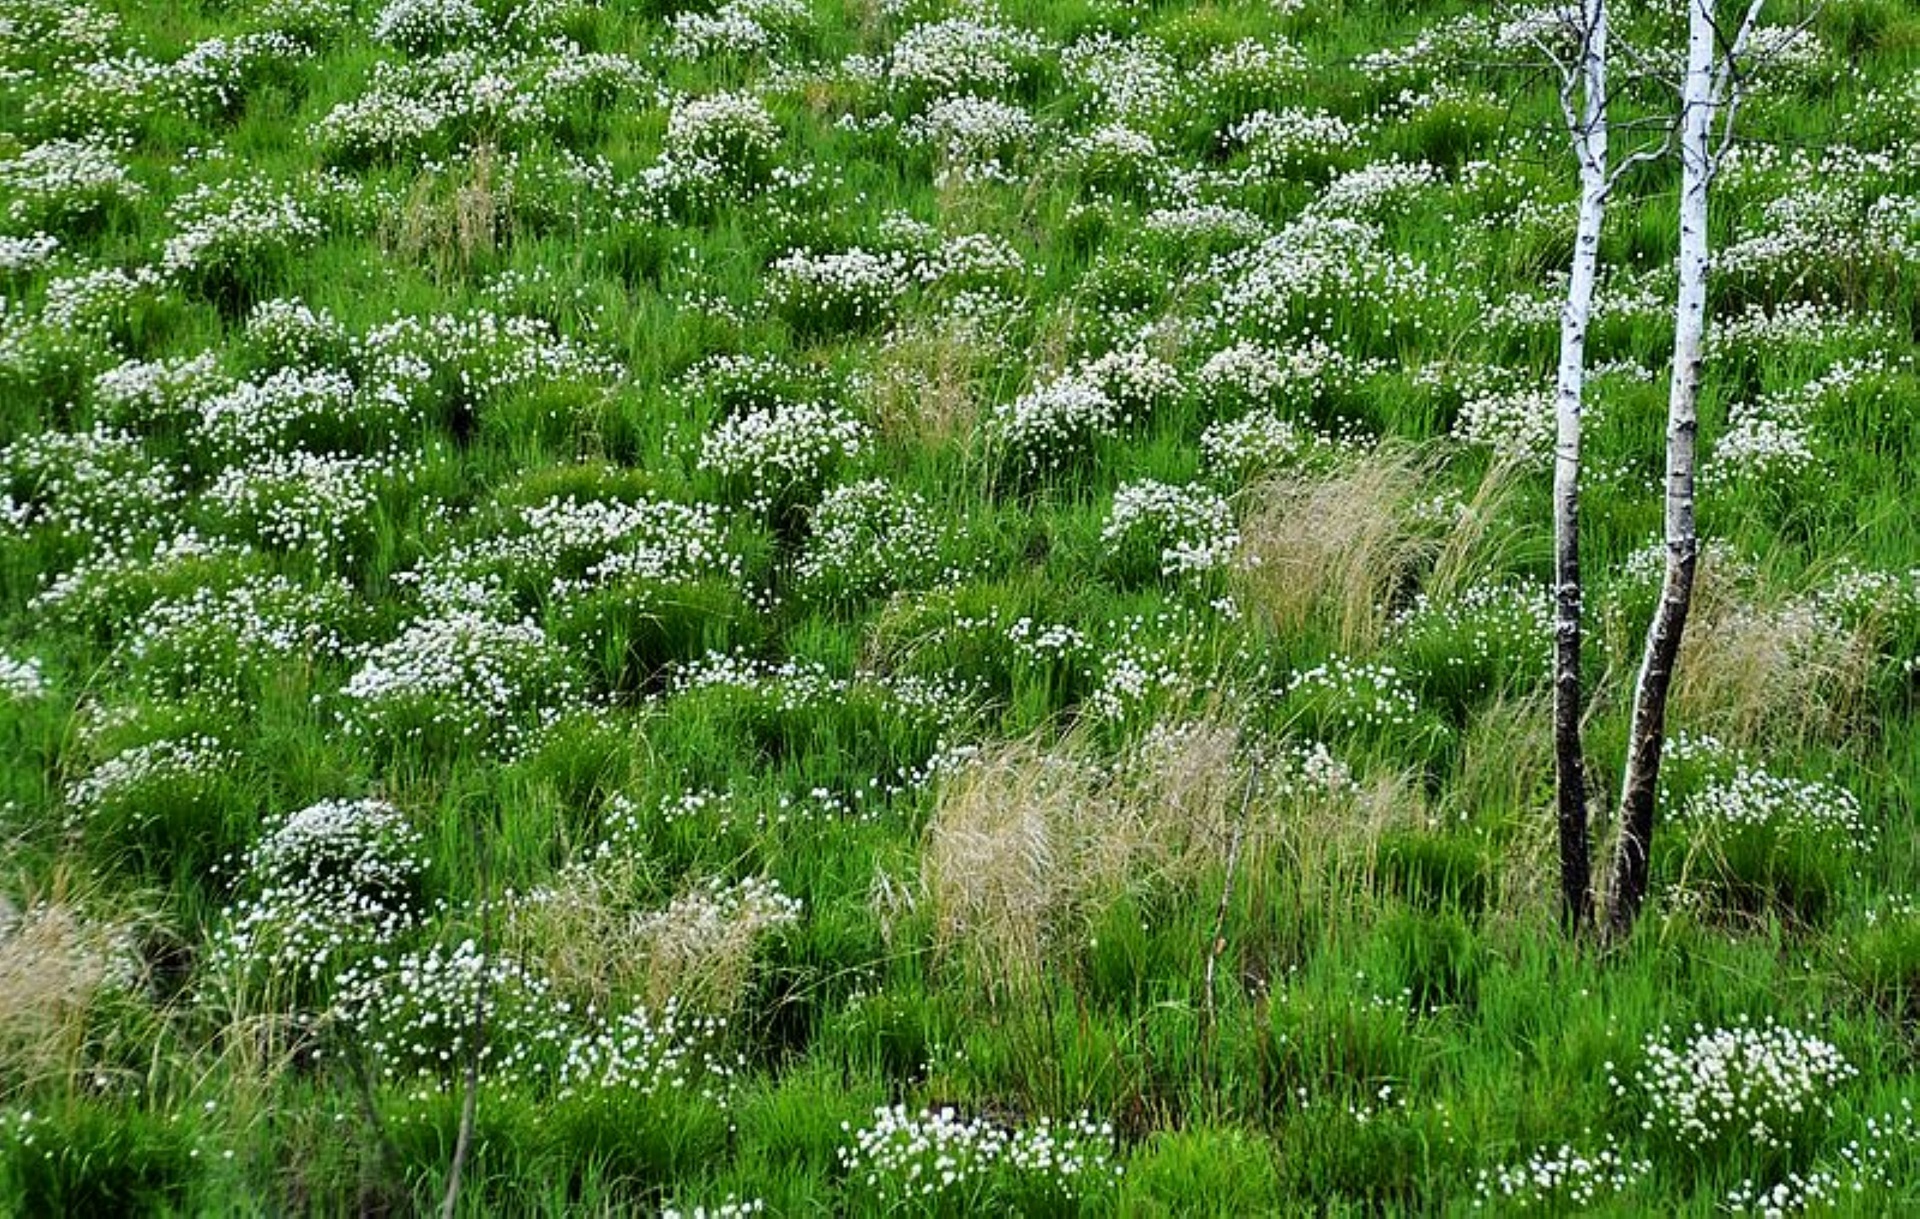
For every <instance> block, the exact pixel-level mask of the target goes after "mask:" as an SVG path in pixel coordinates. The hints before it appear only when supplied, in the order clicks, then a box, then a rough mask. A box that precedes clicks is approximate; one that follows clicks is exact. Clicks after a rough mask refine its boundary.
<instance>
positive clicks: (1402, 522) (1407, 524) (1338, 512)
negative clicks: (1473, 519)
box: [1240, 446, 1438, 652]
mask: <svg viewBox="0 0 1920 1219" xmlns="http://www.w3.org/2000/svg"><path fill="white" fill-rule="evenodd" d="M1426 474H1427V463H1426V461H1425V460H1424V459H1423V458H1422V457H1421V456H1420V455H1419V454H1418V452H1417V450H1414V449H1412V448H1410V447H1406V446H1382V447H1381V448H1380V449H1377V450H1376V451H1374V452H1373V453H1370V454H1368V455H1366V456H1364V457H1361V458H1359V459H1357V460H1355V461H1353V462H1351V463H1349V464H1345V465H1343V466H1341V467H1339V468H1338V469H1335V470H1333V471H1331V472H1327V473H1319V474H1315V473H1288V474H1284V475H1281V476H1279V477H1277V478H1273V479H1270V480H1268V481H1266V482H1264V483H1261V484H1259V485H1258V486H1256V487H1255V488H1253V490H1252V491H1251V493H1250V494H1251V497H1252V501H1253V506H1252V510H1251V511H1250V512H1249V513H1248V514H1247V517H1246V520H1245V523H1244V524H1243V525H1242V527H1241V536H1242V537H1243V538H1244V539H1245V540H1244V553H1245V555H1246V557H1247V559H1248V560H1249V561H1250V562H1249V564H1248V565H1247V566H1246V568H1245V570H1244V573H1243V575H1242V576H1241V580H1240V583H1241V603H1242V605H1243V606H1244V607H1245V608H1246V609H1247V611H1248V612H1249V613H1251V614H1253V615H1255V616H1257V617H1258V618H1260V619H1261V620H1263V621H1264V622H1265V623H1266V624H1267V625H1268V626H1269V627H1271V628H1272V629H1273V630H1275V631H1276V632H1279V633H1282V634H1294V633H1297V632H1300V631H1302V630H1304V629H1307V628H1308V627H1309V626H1319V627H1321V628H1322V629H1324V630H1326V631H1328V632H1329V633H1330V634H1331V635H1332V637H1333V639H1334V640H1335V642H1336V643H1337V644H1338V646H1340V647H1341V648H1343V649H1345V650H1347V651H1349V652H1361V651H1366V650H1368V649H1371V648H1372V647H1373V646H1374V645H1376V644H1377V643H1378V642H1379V639H1380V636H1381V634H1382V633H1383V631H1384V630H1385V627H1386V620H1387V610H1388V606H1389V604H1390V602H1391V600H1392V598H1393V596H1394V594H1395V592H1396V591H1397V590H1399V589H1401V588H1402V587H1404V586H1405V584H1406V583H1407V582H1409V581H1410V580H1412V579H1413V578H1414V577H1415V575H1416V574H1417V573H1418V572H1419V571H1421V570H1422V569H1423V568H1425V567H1427V566H1428V565H1429V564H1430V563H1431V562H1432V560H1433V558H1434V556H1435V554H1436V553H1437V552H1438V551H1437V547H1436V543H1435V539H1434V537H1433V534H1432V531H1431V530H1430V529H1427V528H1423V527H1422V526H1421V525H1420V524H1419V523H1418V522H1417V521H1415V520H1414V519H1412V518H1413V509H1414V507H1415V505H1416V504H1417V503H1418V502H1419V500H1420V498H1421V494H1422V492H1423V490H1424V489H1425V487H1426V485H1427V478H1426Z"/></svg>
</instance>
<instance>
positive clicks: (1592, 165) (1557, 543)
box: [1553, 0, 1609, 931]
mask: <svg viewBox="0 0 1920 1219" xmlns="http://www.w3.org/2000/svg"><path fill="white" fill-rule="evenodd" d="M1578 33H1579V36H1580V60H1579V63H1578V64H1577V65H1575V66H1574V68H1573V72H1574V73H1575V74H1576V75H1575V76H1574V78H1573V79H1570V80H1569V81H1568V89H1567V94H1566V97H1567V101H1568V105H1567V107H1566V114H1567V121H1568V135H1569V136H1570V137H1571V138H1572V142H1573V152H1574V156H1575V159H1576V160H1577V161H1578V163H1579V167H1580V215H1579V220H1578V223H1577V225H1576V228H1575V232H1574V241H1573V263H1572V266H1571V268H1570V269H1569V273H1568V276H1567V299H1566V303H1565V305H1564V306H1563V307H1562V309H1561V311H1560V363H1559V368H1558V371H1557V373H1556V376H1555V379H1554V456H1553V526H1554V623H1553V627H1554V656H1553V736H1554V768H1555V796H1556V806H1557V813H1558V820H1559V836H1560V895H1561V916H1562V918H1563V919H1564V920H1565V922H1566V924H1567V926H1568V928H1569V930H1572V931H1578V930H1580V929H1581V928H1582V927H1583V926H1585V925H1586V923H1587V922H1588V920H1589V919H1590V917H1591V914H1592V896H1591V895H1592V880H1591V867H1592V864H1591V859H1592V850H1591V846H1590V844H1589V835H1588V824H1587V777H1586V760H1585V754H1584V746H1583V744H1582V741H1581V731H1580V713H1581V710H1582V706H1583V702H1584V700H1583V697H1582V691H1581V681H1580V651H1581V633H1582V632H1581V602H1582V595H1583V594H1582V587H1583V586H1582V582H1581V575H1580V436H1581V417H1580V416H1581V405H1582V401H1583V399H1584V396H1585V389H1586V354H1587V328H1588V326H1589V325H1590V324H1591V322H1592V319H1593V293H1594V281H1595V279H1596V276H1597V273H1598V267H1599V259H1600V227H1601V223H1602V221H1603V220H1604V218H1605V214H1606V201H1607V193H1608V186H1609V182H1608V168H1607V12H1606V3H1605V0H1582V6H1581V12H1580V27H1579V30H1578ZM1576 87H1577V89H1578V90H1579V93H1580V106H1579V108H1578V110H1577V111H1576V110H1575V108H1574V107H1573V105H1572V94H1573V92H1574V90H1575V88H1576Z"/></svg>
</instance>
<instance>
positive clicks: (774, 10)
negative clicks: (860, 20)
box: [667, 0, 810, 60]
mask: <svg viewBox="0 0 1920 1219" xmlns="http://www.w3.org/2000/svg"><path fill="white" fill-rule="evenodd" d="M809 18H810V14H809V13H808V11H807V6H806V5H805V4H803V3H801V0H725V2H724V3H722V4H720V5H719V6H718V7H716V8H715V9H714V10H713V11H712V12H693V11H689V12H681V13H675V14H674V15H673V16H672V17H671V18H670V19H669V20H668V22H667V25H668V26H669V28H671V29H672V31H673V36H672V38H671V40H670V42H669V44H668V46H669V50H670V51H671V53H672V54H673V55H674V56H675V57H676V58H679V59H688V60H698V59H705V58H707V57H708V56H716V55H729V56H733V57H735V58H740V59H745V58H748V57H750V56H754V55H767V54H771V53H773V52H776V51H779V50H781V49H783V48H784V47H785V46H786V44H787V43H788V42H789V41H790V40H791V39H792V38H793V36H794V35H795V34H796V33H798V32H799V31H800V30H801V29H803V28H804V27H805V26H806V25H807V23H808V20H809Z"/></svg>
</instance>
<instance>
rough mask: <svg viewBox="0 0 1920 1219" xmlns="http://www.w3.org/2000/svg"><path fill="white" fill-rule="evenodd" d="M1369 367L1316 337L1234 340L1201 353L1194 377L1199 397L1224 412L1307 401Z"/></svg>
mask: <svg viewBox="0 0 1920 1219" xmlns="http://www.w3.org/2000/svg"><path fill="white" fill-rule="evenodd" d="M1369 370H1370V366H1369V365H1366V364H1363V363H1362V362H1360V361H1357V360H1355V359H1354V358H1353V357H1352V356H1351V355H1349V354H1348V353H1347V352H1345V351H1344V350H1342V349H1340V348H1338V347H1333V346H1329V345H1328V344H1327V343H1326V341H1325V340H1323V339H1320V338H1317V337H1309V338H1306V339H1303V340H1301V341H1299V342H1295V343H1292V344H1289V345H1287V346H1284V347H1275V346H1272V345H1270V344H1267V343H1261V342H1254V341H1252V340H1248V339H1239V340H1236V341H1235V342H1233V343H1230V344H1228V345H1227V346H1225V347H1223V348H1221V349H1220V350H1219V351H1217V352H1215V353H1214V354H1213V355H1211V356H1209V357H1207V360H1206V362H1205V363H1203V364H1202V365H1201V366H1200V371H1199V373H1198V374H1196V378H1195V379H1196V380H1197V381H1198V382H1199V386H1200V395H1201V398H1202V400H1204V401H1205V402H1207V403H1208V404H1209V405H1211V406H1212V407H1213V408H1214V409H1215V410H1216V411H1219V412H1221V413H1222V414H1230V413H1232V411H1233V410H1235V409H1240V410H1246V411H1253V410H1259V409H1263V408H1277V407H1281V406H1288V405H1299V404H1303V403H1307V402H1311V401H1313V400H1314V399H1316V398H1318V397H1320V396H1321V395H1322V394H1324V393H1325V391H1326V390H1327V389H1328V388H1331V387H1337V386H1340V385H1344V384H1348V383H1351V382H1352V381H1354V380H1356V379H1358V378H1359V377H1360V376H1362V375H1364V374H1365V373H1366V372H1368V371H1369Z"/></svg>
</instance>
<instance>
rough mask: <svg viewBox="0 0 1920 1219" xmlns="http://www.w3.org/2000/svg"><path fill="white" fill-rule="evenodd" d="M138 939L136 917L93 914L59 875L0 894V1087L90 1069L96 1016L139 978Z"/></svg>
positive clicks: (77, 1074)
mask: <svg viewBox="0 0 1920 1219" xmlns="http://www.w3.org/2000/svg"><path fill="white" fill-rule="evenodd" d="M136 946H137V940H136V937H135V924H134V923H133V922H131V921H128V920H114V919H100V918H94V917H91V916H90V915H89V914H88V913H86V912H85V911H84V910H83V909H82V907H81V905H80V903H79V902H78V901H77V900H76V899H75V897H74V895H73V894H71V893H70V892H69V891H68V890H67V886H66V885H65V884H64V883H61V882H59V881H56V883H55V885H54V886H53V887H52V889H51V891H50V892H48V893H47V894H45V895H42V896H38V897H35V898H33V899H31V900H28V901H26V902H24V903H22V905H21V906H19V907H16V906H14V905H13V904H12V903H8V902H4V900H0V1094H4V1093H5V1092H6V1091H8V1090H10V1089H11V1088H12V1087H17V1086H25V1085H28V1084H32V1083H38V1082H42V1081H47V1080H53V1079H65V1080H68V1081H73V1080H77V1079H79V1078H80V1077H81V1076H82V1074H83V1073H85V1072H86V1071H87V1070H88V1059H89V1044H90V1041H91V1040H92V1039H93V1037H94V1034H95V1029H94V1027H93V1026H94V1024H95V1021H96V1017H97V1016H98V1015H99V1013H100V1011H101V1009H102V1007H103V1005H104V1004H105V1003H106V1001H107V1000H108V999H110V998H111V997H112V996H114V995H116V994H127V993H130V992H131V991H132V990H133V988H134V986H135V985H136V983H137V980H138V976H139V973H140V961H139V957H138V953H137V951H136Z"/></svg>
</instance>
